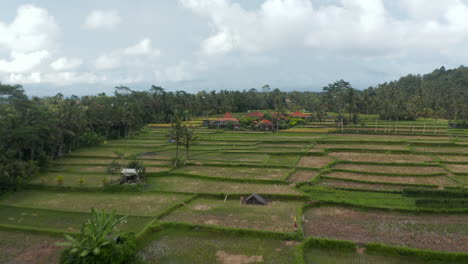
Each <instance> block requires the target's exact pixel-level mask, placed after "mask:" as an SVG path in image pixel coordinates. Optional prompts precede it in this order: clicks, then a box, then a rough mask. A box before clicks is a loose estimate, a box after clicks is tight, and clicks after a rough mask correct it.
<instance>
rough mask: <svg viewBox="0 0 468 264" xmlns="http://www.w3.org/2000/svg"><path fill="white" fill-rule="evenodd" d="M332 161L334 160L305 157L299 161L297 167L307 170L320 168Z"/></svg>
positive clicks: (325, 157) (320, 157) (324, 157)
mask: <svg viewBox="0 0 468 264" xmlns="http://www.w3.org/2000/svg"><path fill="white" fill-rule="evenodd" d="M334 160H335V159H333V158H331V157H327V156H323V157H322V156H305V157H302V158H301V159H300V160H299V163H298V165H297V166H299V167H308V168H321V167H324V166H326V165H327V164H328V163H330V162H332V161H334Z"/></svg>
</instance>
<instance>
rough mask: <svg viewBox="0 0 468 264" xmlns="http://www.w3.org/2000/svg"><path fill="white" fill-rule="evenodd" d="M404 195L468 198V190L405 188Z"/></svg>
mask: <svg viewBox="0 0 468 264" xmlns="http://www.w3.org/2000/svg"><path fill="white" fill-rule="evenodd" d="M403 195H405V196H408V197H432V198H433V197H441V198H468V190H437V189H417V188H405V189H403Z"/></svg>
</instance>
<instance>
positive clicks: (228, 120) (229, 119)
mask: <svg viewBox="0 0 468 264" xmlns="http://www.w3.org/2000/svg"><path fill="white" fill-rule="evenodd" d="M230 124H232V126H233V128H234V129H240V124H239V119H237V118H235V117H233V116H232V115H231V113H229V112H228V113H226V114H225V115H224V117H222V118H219V119H218V120H216V121H214V122H211V123H210V127H212V128H213V127H214V128H216V127H228V126H229V125H230Z"/></svg>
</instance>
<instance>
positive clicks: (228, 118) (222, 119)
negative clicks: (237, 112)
mask: <svg viewBox="0 0 468 264" xmlns="http://www.w3.org/2000/svg"><path fill="white" fill-rule="evenodd" d="M219 121H233V122H235V121H239V119H237V118H235V117H233V116H232V115H231V113H229V112H227V113H226V114H225V115H224V117H223V118H220V119H219Z"/></svg>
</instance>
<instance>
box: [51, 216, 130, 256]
mask: <svg viewBox="0 0 468 264" xmlns="http://www.w3.org/2000/svg"><path fill="white" fill-rule="evenodd" d="M91 214H92V218H91V219H89V220H88V221H86V222H85V223H84V224H83V226H82V227H81V232H80V234H79V235H78V236H76V237H72V236H70V235H65V237H66V238H67V240H68V242H62V243H58V245H61V246H68V248H67V249H66V250H64V251H63V252H62V255H61V256H60V263H67V264H85V263H109V264H114V263H127V262H128V261H129V260H131V259H132V258H133V257H134V255H135V252H136V242H135V236H134V235H133V234H120V233H119V232H118V229H117V228H118V225H119V224H120V223H122V222H124V221H125V217H120V218H117V217H116V215H115V214H114V213H113V214H105V213H104V212H102V211H96V210H95V209H91Z"/></svg>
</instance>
